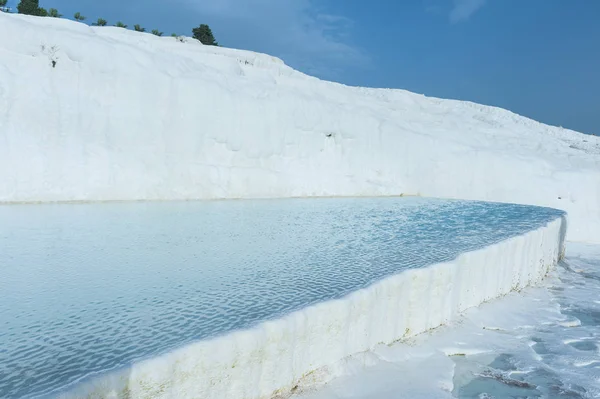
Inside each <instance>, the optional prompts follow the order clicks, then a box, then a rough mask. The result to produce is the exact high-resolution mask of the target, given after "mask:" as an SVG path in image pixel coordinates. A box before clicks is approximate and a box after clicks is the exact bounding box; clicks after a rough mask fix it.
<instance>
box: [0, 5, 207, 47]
mask: <svg viewBox="0 0 600 399" xmlns="http://www.w3.org/2000/svg"><path fill="white" fill-rule="evenodd" d="M7 2H8V0H0V8H2V10H3V11H6V8H5V7H6V4H7ZM17 12H18V13H19V14H26V15H35V16H38V17H51V18H61V17H62V16H63V15H62V14H60V13H59V12H58V10H57V9H56V8H50V9H49V10H46V9H45V8H42V7H40V1H39V0H21V1H20V2H19V4H18V5H17ZM73 19H75V20H76V21H80V22H83V21H85V20H86V19H87V18H86V17H85V16H84V15H81V13H80V12H76V13H75V14H74V15H73ZM92 25H93V26H107V25H108V22H107V21H106V20H105V19H103V18H98V20H96V21H95V22H93V23H92ZM115 26H116V27H119V28H124V29H127V25H125V24H124V23H123V22H121V21H118V22H117V23H116V24H115ZM133 28H134V30H135V31H136V32H146V28H143V27H142V26H141V25H139V24H136V25H134V27H133ZM150 33H152V34H153V35H156V36H162V35H163V33H164V32H161V31H159V30H158V29H153V30H152V31H151V32H150ZM192 35H193V37H194V39H196V40H199V41H200V42H201V43H202V44H206V45H209V46H218V45H219V43H217V41H216V40H215V36H214V35H213V33H212V30H211V29H210V27H209V26H208V25H206V24H201V25H200V26H198V27H197V28H194V29H192ZM171 36H173V37H177V36H178V35H177V34H175V33H172V34H171Z"/></svg>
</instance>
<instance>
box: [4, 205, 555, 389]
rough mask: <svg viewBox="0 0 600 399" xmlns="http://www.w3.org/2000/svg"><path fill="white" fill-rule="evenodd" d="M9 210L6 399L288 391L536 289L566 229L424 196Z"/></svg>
mask: <svg viewBox="0 0 600 399" xmlns="http://www.w3.org/2000/svg"><path fill="white" fill-rule="evenodd" d="M0 221H1V222H0V247H2V248H3V250H2V254H3V256H2V257H1V258H0V270H2V279H0V320H2V323H3V330H2V331H1V332H0V348H1V349H2V350H1V351H0V396H1V397H8V398H12V397H29V396H30V395H33V394H47V393H50V392H55V393H56V392H57V391H56V390H59V391H61V392H65V390H66V391H68V393H65V394H64V395H63V396H62V397H65V398H83V397H90V398H91V397H94V398H98V397H102V398H108V397H114V395H117V396H118V397H123V398H129V397H132V398H155V399H156V398H165V399H166V398H178V399H185V398H207V399H208V398H218V399H223V398H232V399H246V398H248V399H254V398H264V397H269V396H270V395H272V394H273V393H275V392H282V393H283V392H289V391H290V390H292V389H293V387H294V386H295V385H296V384H298V383H303V384H306V383H307V382H309V381H307V380H311V379H317V380H319V378H318V377H319V376H320V375H321V371H322V370H321V369H322V368H323V367H324V366H329V365H332V364H335V362H336V361H338V360H340V359H342V358H344V357H346V356H349V355H352V354H355V353H358V352H362V351H366V350H368V349H371V348H373V347H374V346H375V345H377V344H378V343H382V342H383V343H391V342H393V341H395V340H397V339H400V338H406V337H410V336H413V335H415V334H418V333H420V332H423V331H426V330H428V329H430V328H433V327H436V326H438V325H440V324H443V323H447V322H449V321H451V320H453V319H455V318H456V317H457V316H458V314H459V313H460V312H462V311H464V310H465V309H468V308H470V307H473V306H477V305H479V304H480V303H481V302H483V301H488V300H490V299H493V298H495V297H497V296H500V295H503V294H506V293H508V292H509V291H511V290H515V289H520V288H523V287H525V286H527V285H529V284H536V283H539V282H540V281H541V279H542V278H543V277H544V276H545V274H546V272H547V271H548V270H549V269H550V268H551V267H552V266H553V265H554V264H555V263H556V262H557V259H558V258H559V256H560V255H561V254H562V252H563V240H564V236H565V228H566V224H565V218H564V214H563V212H561V211H558V210H554V209H549V208H538V207H531V206H521V205H514V204H499V203H479V202H467V201H448V200H432V199H422V198H378V199H365V198H362V199H360V198H330V199H296V200H262V201H208V202H207V201H204V202H176V201H172V202H154V203H110V204H107V203H99V204H61V205H55V204H51V205H8V206H3V207H0ZM111 372H114V373H112V374H111ZM311 372H315V373H313V374H311V375H310V376H309V373H311ZM324 375H326V374H324ZM321 381H322V380H321ZM313 382H314V381H313ZM68 388H73V391H71V390H70V389H68ZM111 395H113V396H111Z"/></svg>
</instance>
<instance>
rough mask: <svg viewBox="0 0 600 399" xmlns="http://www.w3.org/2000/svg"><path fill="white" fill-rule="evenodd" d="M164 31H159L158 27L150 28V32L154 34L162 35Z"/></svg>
mask: <svg viewBox="0 0 600 399" xmlns="http://www.w3.org/2000/svg"><path fill="white" fill-rule="evenodd" d="M163 33H164V32H161V31H159V30H158V29H152V34H153V35H156V36H162V35H163Z"/></svg>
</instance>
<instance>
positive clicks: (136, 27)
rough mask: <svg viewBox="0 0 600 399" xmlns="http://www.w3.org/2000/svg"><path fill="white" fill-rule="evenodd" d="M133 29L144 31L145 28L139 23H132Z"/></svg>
mask: <svg viewBox="0 0 600 399" xmlns="http://www.w3.org/2000/svg"><path fill="white" fill-rule="evenodd" d="M133 29H135V31H136V32H146V28H142V27H141V26H140V25H139V24H135V25H133Z"/></svg>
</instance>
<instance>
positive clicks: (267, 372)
mask: <svg viewBox="0 0 600 399" xmlns="http://www.w3.org/2000/svg"><path fill="white" fill-rule="evenodd" d="M566 227H567V220H566V216H563V217H560V218H557V219H555V220H554V221H552V222H549V223H548V224H546V225H545V226H543V227H540V228H538V229H536V230H532V231H529V232H527V233H525V234H523V235H520V236H516V237H512V238H509V239H507V240H504V241H502V242H499V243H497V244H493V245H490V246H487V247H485V248H482V249H479V250H476V251H472V252H466V253H463V254H461V255H460V256H458V257H457V258H456V259H455V260H454V261H452V262H446V263H438V264H434V265H431V266H428V267H426V268H422V269H412V270H408V271H405V272H402V273H399V274H397V275H394V276H392V277H389V278H386V279H383V280H381V281H379V282H377V283H375V284H373V285H371V286H370V287H367V288H365V289H361V290H358V291H356V292H353V293H352V294H350V295H348V296H346V297H345V298H342V299H339V300H331V301H326V302H323V303H319V304H317V305H314V306H310V307H308V308H305V309H302V310H300V311H297V312H294V313H291V314H289V315H287V316H285V317H284V318H281V319H278V320H274V321H268V322H265V323H262V324H260V325H258V326H257V327H255V328H252V329H249V330H245V331H238V332H234V333H231V334H227V335H225V336H222V337H220V338H216V339H212V340H206V341H200V342H197V343H194V344H191V345H188V346H186V347H183V348H180V349H178V350H175V351H173V352H171V353H168V354H166V355H163V356H160V357H157V358H153V359H149V360H146V361H143V362H139V363H136V364H133V365H132V366H131V367H129V368H127V369H124V370H120V371H118V372H114V373H112V374H103V375H100V376H97V377H95V378H92V379H91V380H90V381H89V382H86V383H84V384H81V385H79V386H77V387H75V388H74V389H73V390H71V391H68V392H65V393H62V394H60V395H59V398H61V399H70V398H98V397H103V398H192V397H194V398H195V397H202V398H207V399H208V398H219V399H222V398H235V399H262V398H270V397H273V396H276V395H280V394H285V393H287V392H290V391H293V390H294V388H295V387H296V386H297V385H298V384H299V383H300V382H301V381H303V380H304V379H305V378H306V377H307V376H308V375H310V374H311V373H312V372H314V371H316V370H319V369H323V368H324V367H326V366H328V365H331V364H334V363H335V362H336V361H339V360H341V359H343V358H344V357H347V356H349V355H352V354H355V353H359V352H364V351H366V350H369V349H371V348H372V347H374V346H375V345H377V344H381V343H385V344H389V343H392V342H394V341H397V340H400V339H403V338H407V337H410V336H413V335H416V334H419V333H422V332H424V331H427V330H429V329H432V328H435V327H438V326H440V325H442V324H445V323H447V322H449V321H451V320H454V319H456V318H457V317H458V315H459V314H460V313H461V312H463V311H464V310H466V309H468V308H471V307H474V306H477V305H479V304H481V303H483V302H486V301H489V300H491V299H494V298H497V297H500V296H503V295H505V294H507V293H508V292H510V291H513V290H520V289H522V288H524V287H526V286H529V285H535V284H537V283H539V282H540V281H541V280H542V279H543V278H544V276H545V275H546V274H547V273H548V271H549V270H550V269H551V268H552V267H554V266H555V265H556V264H557V262H558V261H559V260H560V259H562V257H563V256H564V252H565V236H566ZM326 380H327V376H326V375H323V376H321V377H320V380H319V382H325V381H326Z"/></svg>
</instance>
